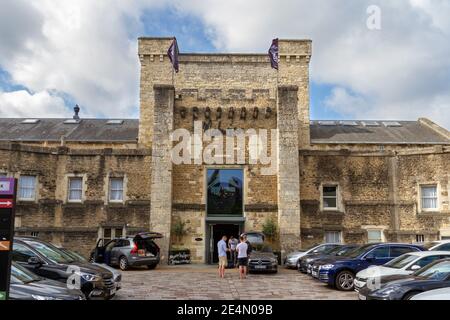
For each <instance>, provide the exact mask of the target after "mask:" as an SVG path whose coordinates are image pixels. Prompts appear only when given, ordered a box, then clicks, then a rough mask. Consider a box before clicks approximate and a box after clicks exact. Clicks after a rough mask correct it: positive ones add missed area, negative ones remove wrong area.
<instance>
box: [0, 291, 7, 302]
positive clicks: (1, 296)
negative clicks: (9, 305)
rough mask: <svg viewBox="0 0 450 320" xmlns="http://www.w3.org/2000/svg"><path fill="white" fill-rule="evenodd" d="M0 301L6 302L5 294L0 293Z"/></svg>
mask: <svg viewBox="0 0 450 320" xmlns="http://www.w3.org/2000/svg"><path fill="white" fill-rule="evenodd" d="M0 300H6V292H3V291H0Z"/></svg>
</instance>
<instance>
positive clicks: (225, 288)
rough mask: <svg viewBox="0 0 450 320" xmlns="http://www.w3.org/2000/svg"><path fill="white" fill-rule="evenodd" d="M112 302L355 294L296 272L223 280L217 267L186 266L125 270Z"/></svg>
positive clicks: (230, 273)
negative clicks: (119, 287) (333, 287)
mask: <svg viewBox="0 0 450 320" xmlns="http://www.w3.org/2000/svg"><path fill="white" fill-rule="evenodd" d="M115 299H118V300H126V299H132V300H158V299H199V300H205V299H216V300H246V299H252V300H264V299H306V300H329V299H331V300H354V299H357V295H356V293H355V292H341V291H337V290H334V289H332V288H329V287H327V286H326V285H324V284H322V283H320V282H318V281H315V280H313V279H311V278H310V277H309V276H307V275H304V274H300V273H299V272H297V271H296V270H287V269H284V268H279V271H278V273H277V274H250V275H248V277H247V279H245V280H239V273H238V271H237V269H233V270H230V269H227V270H226V273H225V279H219V277H218V275H217V267H216V266H208V265H188V266H165V267H161V266H158V267H157V268H156V269H155V270H147V269H135V270H129V271H124V272H122V289H121V290H119V291H118V292H117V294H116V297H115Z"/></svg>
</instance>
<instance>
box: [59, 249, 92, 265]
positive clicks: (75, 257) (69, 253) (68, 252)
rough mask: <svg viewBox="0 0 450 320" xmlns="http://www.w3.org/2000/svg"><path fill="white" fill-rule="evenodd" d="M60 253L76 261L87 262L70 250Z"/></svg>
mask: <svg viewBox="0 0 450 320" xmlns="http://www.w3.org/2000/svg"><path fill="white" fill-rule="evenodd" d="M62 251H63V252H64V253H65V254H67V255H69V256H70V257H71V258H72V259H74V260H76V261H80V262H88V260H87V259H86V258H85V257H83V256H82V255H81V254H79V253H78V252H75V251H72V250H67V249H63V250H62Z"/></svg>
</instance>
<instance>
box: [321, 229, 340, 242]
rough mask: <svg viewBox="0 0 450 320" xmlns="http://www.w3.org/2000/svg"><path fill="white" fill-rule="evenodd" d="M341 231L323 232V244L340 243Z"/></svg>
mask: <svg viewBox="0 0 450 320" xmlns="http://www.w3.org/2000/svg"><path fill="white" fill-rule="evenodd" d="M341 242H342V233H341V231H325V243H341Z"/></svg>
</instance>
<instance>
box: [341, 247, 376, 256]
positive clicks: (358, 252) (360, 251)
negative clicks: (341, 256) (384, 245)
mask: <svg viewBox="0 0 450 320" xmlns="http://www.w3.org/2000/svg"><path fill="white" fill-rule="evenodd" d="M370 248H373V245H370V244H367V245H365V246H362V247H359V248H356V249H353V250H352V251H350V252H348V253H347V254H346V255H345V256H346V257H348V258H357V257H359V256H360V255H362V254H364V253H366V252H367V250H369V249H370Z"/></svg>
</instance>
